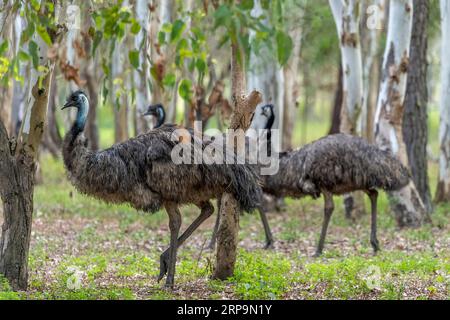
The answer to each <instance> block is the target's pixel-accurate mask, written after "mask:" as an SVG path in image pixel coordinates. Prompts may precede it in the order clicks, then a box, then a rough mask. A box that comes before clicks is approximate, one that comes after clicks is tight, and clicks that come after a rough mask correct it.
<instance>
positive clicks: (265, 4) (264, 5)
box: [261, 0, 270, 10]
mask: <svg viewBox="0 0 450 320" xmlns="http://www.w3.org/2000/svg"><path fill="white" fill-rule="evenodd" d="M269 5H270V0H261V7H262V8H263V9H264V10H269Z"/></svg>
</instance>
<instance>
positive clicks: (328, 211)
mask: <svg viewBox="0 0 450 320" xmlns="http://www.w3.org/2000/svg"><path fill="white" fill-rule="evenodd" d="M323 198H324V200H325V208H324V217H323V223H322V232H321V233H320V239H319V244H318V245H317V251H316V253H315V254H314V257H318V256H320V255H321V254H322V251H323V246H324V244H325V237H326V235H327V229H328V224H329V223H330V218H331V215H332V214H333V210H334V202H333V195H332V194H331V193H329V192H323Z"/></svg>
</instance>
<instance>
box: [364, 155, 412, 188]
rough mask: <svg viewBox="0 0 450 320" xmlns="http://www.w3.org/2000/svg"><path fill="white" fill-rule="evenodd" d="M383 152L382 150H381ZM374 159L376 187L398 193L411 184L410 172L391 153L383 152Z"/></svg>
mask: <svg viewBox="0 0 450 320" xmlns="http://www.w3.org/2000/svg"><path fill="white" fill-rule="evenodd" d="M380 151H381V150H380ZM381 152H382V153H381V154H378V155H377V157H375V159H374V165H373V166H372V167H373V168H376V172H375V174H374V176H375V177H376V180H378V181H376V183H375V184H376V185H377V186H378V187H380V188H382V189H384V190H385V191H396V190H399V189H401V188H403V187H404V186H406V185H407V184H408V183H409V180H410V178H411V174H410V172H409V170H408V169H407V168H406V167H405V166H404V165H403V164H402V163H401V162H400V161H399V160H398V159H397V158H396V157H394V156H393V155H392V154H391V153H390V152H388V151H381Z"/></svg>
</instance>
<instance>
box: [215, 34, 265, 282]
mask: <svg viewBox="0 0 450 320" xmlns="http://www.w3.org/2000/svg"><path fill="white" fill-rule="evenodd" d="M238 50H240V49H239V47H238V45H237V44H236V43H233V44H232V45H231V76H232V79H231V96H232V97H231V98H232V101H233V104H234V110H233V114H232V115H231V120H230V127H229V128H230V129H231V130H239V129H241V130H242V134H245V133H244V131H246V130H247V129H248V128H249V127H250V124H251V120H252V117H253V114H254V112H255V108H256V106H257V105H258V104H259V103H260V102H261V100H262V97H261V94H260V93H259V92H257V91H252V92H251V93H250V94H249V95H246V94H245V93H246V84H245V72H244V70H245V69H244V60H245V59H244V53H243V51H241V52H239V53H240V54H239V55H238ZM239 56H240V57H241V61H239V60H238V57H239ZM237 140H238V141H239V140H242V141H245V139H244V137H242V139H237ZM229 143H231V141H229ZM243 147H244V146H239V145H238V146H237V148H243ZM240 211H241V210H240V209H239V204H238V203H237V201H236V199H235V198H234V197H233V195H231V194H229V193H224V194H223V195H222V199H221V205H220V212H219V214H220V222H219V228H218V230H217V252H216V265H215V268H214V273H213V278H216V279H221V280H225V279H227V278H228V277H231V276H232V275H233V273H234V266H235V263H236V255H237V244H238V233H239V215H240Z"/></svg>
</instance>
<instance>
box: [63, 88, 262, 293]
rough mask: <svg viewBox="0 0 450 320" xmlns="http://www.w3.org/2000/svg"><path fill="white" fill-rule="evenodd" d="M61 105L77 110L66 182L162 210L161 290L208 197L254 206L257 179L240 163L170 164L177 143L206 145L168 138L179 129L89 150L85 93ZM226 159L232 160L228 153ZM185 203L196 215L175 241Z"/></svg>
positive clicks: (67, 141)
mask: <svg viewBox="0 0 450 320" xmlns="http://www.w3.org/2000/svg"><path fill="white" fill-rule="evenodd" d="M65 107H76V108H78V114H77V120H76V121H75V123H74V125H73V126H72V128H71V130H70V131H69V132H68V133H67V135H66V136H65V138H64V144H63V158H64V164H65V166H66V169H67V172H68V176H69V179H70V181H71V182H72V184H73V185H74V186H75V187H76V188H77V189H78V190H79V191H80V192H81V193H84V194H87V195H90V196H93V197H95V198H97V199H101V200H104V201H106V202H109V203H128V204H130V205H131V206H133V207H134V208H136V209H139V210H144V211H147V212H154V211H156V210H158V209H160V208H161V207H162V206H164V207H165V208H166V211H167V213H168V215H169V226H170V230H171V243H170V248H169V249H168V250H166V251H165V252H164V253H163V254H162V255H161V272H160V276H159V279H161V278H162V277H163V276H164V275H165V274H166V273H168V275H167V279H166V285H167V286H173V280H174V273H175V262H176V250H177V247H178V246H179V245H181V244H182V243H183V242H184V241H185V240H186V239H187V238H188V237H189V236H190V235H191V234H192V232H193V231H194V230H195V229H196V228H197V227H198V226H199V225H200V224H201V223H202V222H203V221H204V220H206V218H208V217H209V216H210V215H211V214H212V213H213V211H214V208H213V206H212V205H211V203H210V202H209V200H210V199H213V198H216V197H219V196H220V195H221V194H223V193H224V192H228V193H231V194H233V195H234V196H235V197H236V199H237V200H238V202H239V203H240V205H241V207H242V209H244V210H252V209H254V208H256V207H257V206H258V205H259V202H260V199H261V189H260V186H259V180H258V179H259V177H258V175H257V173H256V172H255V171H254V169H252V168H250V167H248V166H246V165H237V164H229V165H227V164H211V165H206V164H203V163H202V164H175V163H174V162H173V161H172V158H171V152H172V149H173V147H174V146H175V145H177V144H178V143H191V144H194V143H196V144H197V145H199V146H201V147H202V149H204V148H205V146H206V145H207V143H205V142H204V141H201V140H199V139H198V138H195V137H194V136H193V135H191V137H190V140H188V141H186V139H183V142H179V141H178V140H177V139H174V136H173V133H174V131H175V130H176V129H179V128H180V127H177V126H174V125H164V126H162V127H160V128H158V129H155V130H152V131H149V132H148V133H145V134H142V135H139V136H137V137H135V138H132V139H129V140H127V141H125V142H122V143H117V144H115V145H113V146H112V147H110V148H108V149H106V150H103V151H99V152H93V151H91V150H89V149H88V148H87V147H86V139H85V138H84V135H83V134H82V131H83V129H84V122H85V119H86V115H87V111H88V108H89V104H88V100H87V97H86V95H85V94H84V93H82V92H80V91H77V92H75V93H73V94H72V95H71V96H70V97H69V98H68V100H67V103H66V105H65ZM191 133H192V131H191ZM209 143H211V142H208V144H209ZM228 156H229V157H234V154H233V153H230V154H229V155H228ZM188 203H192V204H195V205H196V206H198V207H199V208H200V209H201V214H200V216H199V217H198V218H197V219H196V220H195V221H194V223H193V224H192V225H191V226H189V227H188V228H187V230H186V231H185V232H184V233H183V234H182V235H181V236H180V238H178V232H179V229H180V225H181V215H180V212H179V209H178V206H179V205H182V204H188Z"/></svg>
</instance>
